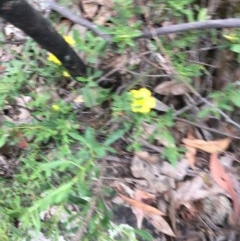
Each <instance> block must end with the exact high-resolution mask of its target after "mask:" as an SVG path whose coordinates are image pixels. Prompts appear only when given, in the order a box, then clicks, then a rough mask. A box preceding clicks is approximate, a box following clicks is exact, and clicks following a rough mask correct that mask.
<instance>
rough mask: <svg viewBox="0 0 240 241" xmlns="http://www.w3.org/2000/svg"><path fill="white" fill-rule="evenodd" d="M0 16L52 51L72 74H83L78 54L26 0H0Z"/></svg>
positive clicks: (84, 71) (83, 68)
mask: <svg viewBox="0 0 240 241" xmlns="http://www.w3.org/2000/svg"><path fill="white" fill-rule="evenodd" d="M0 17H2V18H4V19H5V20H6V21H8V22H10V23H11V24H13V25H15V26H16V27H18V28H20V29H21V30H23V31H24V32H25V33H26V34H27V35H29V36H30V37H32V38H33V39H34V40H35V41H36V42H37V43H39V44H40V45H41V46H42V47H43V48H44V49H46V50H47V51H49V52H51V53H53V54H54V55H55V56H56V57H57V58H58V59H59V60H60V61H61V62H62V64H63V65H64V66H65V67H66V68H67V69H68V70H69V72H70V74H71V75H72V76H80V75H85V73H86V67H85V65H84V63H83V62H82V60H81V59H80V58H79V56H78V55H77V54H76V53H75V52H74V50H73V49H72V48H71V47H70V46H69V45H68V44H67V43H66V42H65V40H64V39H63V37H62V36H61V35H59V33H58V32H57V31H56V30H55V29H54V27H53V26H52V25H51V23H50V22H49V21H48V20H47V19H45V18H44V17H43V16H42V14H41V13H39V12H38V11H36V10H35V9H34V8H33V7H31V6H30V5H29V4H28V2H27V1H26V0H1V1H0Z"/></svg>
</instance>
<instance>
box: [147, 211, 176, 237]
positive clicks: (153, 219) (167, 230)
mask: <svg viewBox="0 0 240 241" xmlns="http://www.w3.org/2000/svg"><path fill="white" fill-rule="evenodd" d="M149 219H150V220H149V221H150V223H151V224H152V225H153V226H154V227H155V228H156V229H157V231H159V232H161V233H164V234H166V235H168V236H171V237H176V235H175V234H174V232H173V230H172V228H171V227H170V226H169V224H168V223H167V222H166V221H165V220H164V219H163V218H162V217H161V216H158V215H151V216H149Z"/></svg>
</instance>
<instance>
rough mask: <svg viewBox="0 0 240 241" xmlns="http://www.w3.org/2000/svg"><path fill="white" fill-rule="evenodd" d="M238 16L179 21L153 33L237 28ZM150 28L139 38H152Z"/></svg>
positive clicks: (162, 33)
mask: <svg viewBox="0 0 240 241" xmlns="http://www.w3.org/2000/svg"><path fill="white" fill-rule="evenodd" d="M239 27H240V18H228V19H216V20H206V21H200V22H191V23H180V24H175V25H171V26H167V27H161V28H156V29H154V34H156V35H158V36H159V35H166V34H170V33H182V32H186V31H191V30H201V29H210V28H239ZM152 37H153V34H152V30H144V31H143V32H142V34H141V35H140V36H138V37H136V38H137V39H139V38H152Z"/></svg>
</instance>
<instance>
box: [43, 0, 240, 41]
mask: <svg viewBox="0 0 240 241" xmlns="http://www.w3.org/2000/svg"><path fill="white" fill-rule="evenodd" d="M48 8H49V9H51V10H53V11H55V12H57V13H59V14H60V15H62V16H63V17H66V18H68V19H69V20H71V21H72V22H74V23H76V24H79V25H82V26H84V27H86V28H87V29H89V30H91V31H93V32H94V33H95V34H97V35H98V36H100V37H102V38H103V39H105V40H107V41H112V37H111V36H110V35H108V34H106V33H104V32H103V31H101V30H100V29H99V26H97V25H96V24H94V23H92V22H90V21H88V20H86V19H84V18H81V17H79V16H77V15H76V14H74V13H72V12H71V11H70V10H68V9H66V8H64V7H62V6H60V5H59V4H58V3H56V2H54V1H50V2H49V4H48ZM239 27H240V18H228V19H216V20H206V21H200V22H191V23H180V24H175V25H171V26H167V27H160V28H156V29H153V30H148V29H146V30H144V31H142V33H141V34H140V36H138V37H136V38H135V39H140V38H152V37H153V33H154V35H158V36H160V35H167V34H171V33H182V32H187V31H191V30H201V29H211V28H239Z"/></svg>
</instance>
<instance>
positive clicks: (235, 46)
mask: <svg viewBox="0 0 240 241" xmlns="http://www.w3.org/2000/svg"><path fill="white" fill-rule="evenodd" d="M230 50H232V51H233V52H235V53H240V44H232V45H231V47H230Z"/></svg>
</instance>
